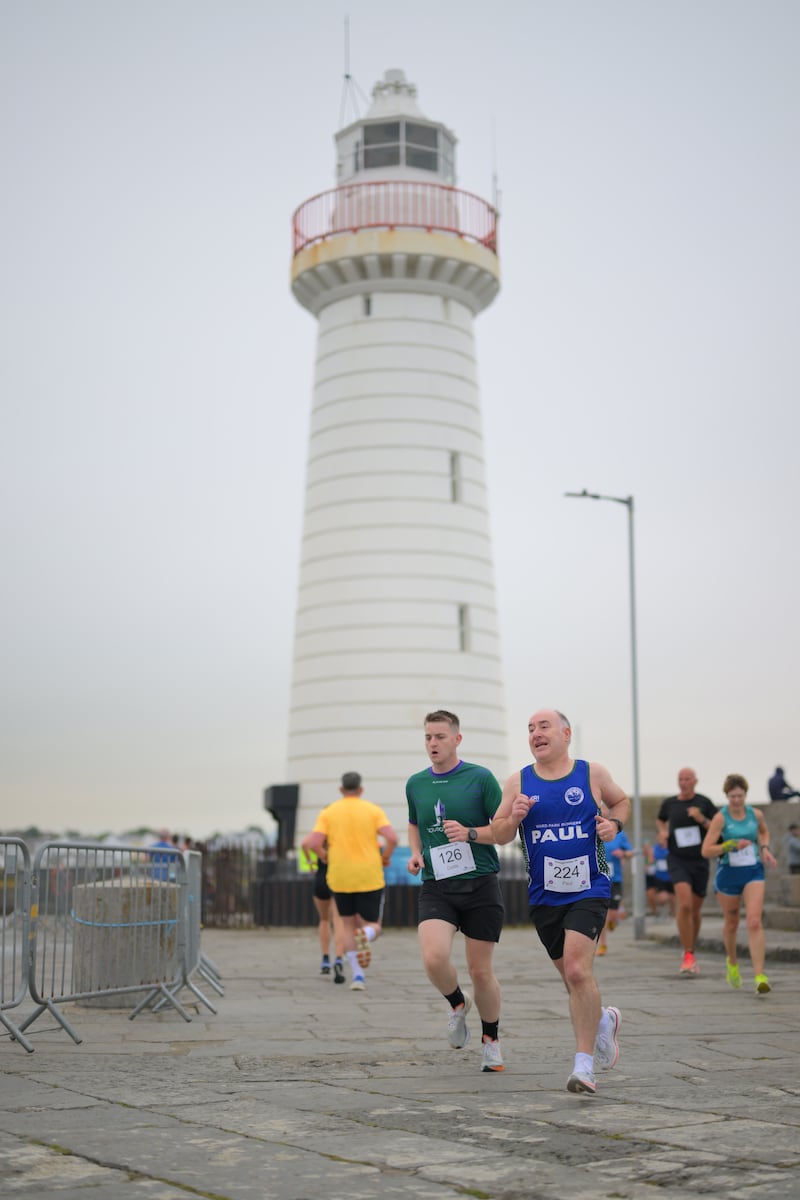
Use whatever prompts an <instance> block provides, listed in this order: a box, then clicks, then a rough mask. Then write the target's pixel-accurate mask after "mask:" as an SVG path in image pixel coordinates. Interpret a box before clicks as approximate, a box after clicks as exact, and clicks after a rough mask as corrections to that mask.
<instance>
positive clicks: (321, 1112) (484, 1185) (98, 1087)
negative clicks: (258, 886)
mask: <svg viewBox="0 0 800 1200" xmlns="http://www.w3.org/2000/svg"><path fill="white" fill-rule="evenodd" d="M651 924H652V925H657V926H658V928H657V929H656V930H654V931H653V930H650V929H649V930H648V936H647V937H646V938H645V939H642V940H640V941H637V940H635V939H634V937H633V929H632V922H630V921H628V922H622V923H621V924H620V926H619V927H618V928H617V929H616V930H615V931H614V932H613V934H612V935H611V936H610V937H609V954H608V955H607V956H606V957H605V958H603V959H598V960H597V977H598V980H599V982H600V986H601V990H602V992H603V996H604V1000H605V1002H606V1003H613V1004H616V1005H617V1006H618V1007H619V1008H620V1009H621V1010H622V1013H623V1021H622V1028H621V1032H620V1061H619V1063H618V1065H617V1067H616V1068H615V1069H614V1070H613V1071H608V1072H603V1073H601V1074H600V1075H599V1076H598V1093H597V1095H596V1096H594V1097H584V1096H573V1095H571V1094H569V1093H568V1092H567V1091H566V1088H565V1084H566V1079H567V1076H568V1074H569V1073H570V1070H571V1066H572V1056H573V1052H574V1046H573V1041H572V1034H571V1028H570V1025H569V1018H568V1011H567V997H566V993H565V992H564V989H563V986H562V984H561V982H560V980H559V979H558V977H557V976H556V973H555V972H554V970H553V968H552V965H551V964H550V962H549V960H548V959H547V956H546V955H545V954H544V951H543V950H542V948H541V946H540V945H539V943H538V940H537V939H536V937H535V935H534V934H533V932H532V930H530V929H528V928H519V929H517V928H514V929H506V930H505V931H504V933H503V938H502V941H501V943H500V946H499V947H498V951H497V955H496V966H497V974H498V977H499V979H500V983H501V987H502V991H503V1013H502V1018H501V1039H502V1045H503V1053H504V1057H505V1060H506V1064H507V1067H506V1070H505V1071H504V1072H503V1073H501V1074H487V1073H484V1072H482V1071H481V1069H480V1063H481V1050H480V1022H479V1020H478V1018H477V1014H476V1013H475V1010H473V1012H472V1014H471V1017H470V1027H471V1032H472V1040H471V1041H470V1043H469V1045H468V1046H466V1047H465V1048H464V1049H463V1050H460V1051H454V1050H452V1049H451V1048H450V1047H449V1046H448V1045H447V1042H446V1024H447V1008H446V1004H445V1002H444V1000H443V999H442V998H440V997H437V996H436V994H435V993H434V991H433V989H432V988H431V986H430V984H429V983H428V982H427V980H426V979H425V977H424V973H423V971H422V968H421V965H420V960H419V950H418V946H417V940H416V935H415V933H414V932H413V931H410V930H387V931H386V932H385V934H384V936H383V937H382V938H381V940H380V942H379V943H378V945H377V947H376V950H375V954H374V958H373V964H372V966H371V967H370V969H369V971H368V972H367V981H368V982H367V989H366V991H364V992H350V989H349V987H347V986H345V987H336V986H335V985H334V984H333V982H332V980H330V978H326V977H322V976H320V975H319V974H318V973H317V970H318V965H317V941H316V933H315V930H313V929H309V930H249V931H243V930H207V931H205V932H204V934H203V949H204V951H205V953H206V954H208V956H209V957H210V958H211V959H212V960H213V961H214V962H215V964H216V965H217V966H218V967H219V969H220V971H221V974H222V977H223V982H224V986H225V995H224V996H223V997H216V996H215V998H214V1003H215V1006H216V1007H217V1009H218V1012H217V1014H216V1015H214V1014H211V1013H209V1011H208V1010H207V1009H206V1008H205V1006H203V1005H202V1004H201V1003H200V1002H199V1001H196V1000H195V999H194V998H192V997H191V996H190V994H189V993H184V996H185V1001H184V1002H185V1004H186V1007H187V1009H188V1011H189V1013H190V1015H191V1017H192V1020H191V1022H189V1023H187V1022H185V1021H183V1020H182V1019H181V1017H180V1016H179V1015H178V1014H177V1013H175V1012H174V1011H170V1010H168V1009H165V1010H163V1011H161V1012H159V1013H156V1014H153V1013H142V1014H141V1015H140V1016H138V1017H137V1018H136V1019H135V1020H133V1021H131V1020H129V1019H128V1011H127V1010H125V1009H120V1010H107V1009H90V1008H86V1007H78V1006H76V1005H68V1006H65V1015H66V1016H67V1018H68V1020H69V1021H70V1023H71V1024H72V1025H73V1026H74V1027H75V1028H76V1030H77V1031H78V1033H79V1034H80V1036H81V1038H82V1039H83V1040H82V1042H81V1044H80V1045H75V1044H74V1043H73V1042H72V1040H71V1039H70V1038H69V1036H68V1035H67V1034H66V1033H65V1032H64V1031H63V1030H61V1029H60V1028H59V1027H57V1026H55V1025H54V1024H49V1023H47V1022H46V1021H45V1019H44V1018H43V1019H42V1020H41V1022H40V1023H39V1022H37V1023H36V1024H34V1025H33V1026H32V1027H31V1029H30V1031H28V1032H29V1036H30V1038H31V1041H32V1042H33V1045H34V1052H33V1053H32V1054H27V1053H26V1052H25V1051H24V1050H23V1049H22V1047H20V1046H19V1045H18V1044H17V1043H15V1042H14V1041H13V1040H11V1039H10V1038H9V1037H6V1038H0V1087H1V1088H2V1105H0V1193H2V1194H3V1195H6V1194H7V1195H9V1196H16V1195H19V1196H20V1197H37V1200H38V1198H39V1197H44V1196H49V1195H52V1196H53V1197H54V1200H72V1197H73V1196H74V1197H77V1196H78V1195H80V1196H81V1198H82V1200H86V1198H87V1197H90V1198H91V1200H105V1197H106V1196H108V1197H109V1200H110V1198H111V1196H112V1194H113V1197H114V1200H139V1198H141V1200H176V1198H177V1197H179V1196H180V1197H183V1198H184V1200H185V1198H186V1196H187V1195H188V1196H200V1197H209V1198H212V1200H255V1197H258V1200H318V1198H319V1197H321V1196H325V1197H332V1198H333V1200H378V1198H379V1197H380V1200H395V1198H397V1200H400V1198H403V1200H409V1198H411V1200H414V1198H416V1197H420V1198H425V1200H456V1198H457V1197H460V1198H463V1197H464V1196H466V1195H468V1196H472V1197H478V1198H481V1197H483V1198H485V1200H522V1198H523V1197H525V1200H531V1198H533V1200H538V1198H541V1200H552V1197H553V1196H556V1195H574V1196H579V1197H581V1200H605V1198H608V1200H612V1198H613V1200H652V1197H653V1195H654V1194H657V1195H658V1196H659V1197H661V1200H679V1198H681V1200H682V1198H684V1197H685V1196H686V1195H687V1194H688V1193H696V1194H699V1195H702V1196H710V1197H719V1198H720V1200H721V1198H723V1197H724V1198H725V1200H784V1198H788V1197H789V1196H792V1197H793V1198H794V1197H795V1196H796V1195H797V1193H798V1191H800V1136H799V1134H800V1039H799V1038H798V1036H797V1028H798V1013H800V932H785V931H774V930H771V929H770V930H768V931H767V942H768V947H769V948H770V956H769V958H768V966H767V970H768V973H769V976H770V980H771V982H772V983H773V991H772V992H771V993H770V994H769V995H767V996H763V997H756V996H755V994H752V993H751V992H750V990H749V989H748V988H747V974H746V970H745V968H747V967H748V966H749V964H748V963H747V962H746V961H745V962H743V972H742V973H743V976H744V977H745V980H746V985H745V987H743V988H742V989H741V991H739V992H734V991H733V990H732V989H730V988H729V987H727V985H726V984H725V979H724V957H723V956H722V954H721V921H719V920H717V921H716V922H715V921H714V919H713V918H712V919H708V920H704V937H703V942H702V946H703V947H704V948H703V949H702V950H701V953H700V974H699V976H698V977H697V978H696V979H690V980H687V979H685V978H681V977H680V975H679V974H678V965H679V960H680V950H679V947H678V946H677V939H676V938H675V934H674V926H673V927H671V928H670V923H667V922H664V921H661V922H658V923H656V922H653V923H650V922H648V925H651ZM456 946H457V949H456V959H457V962H458V963H459V968H460V971H461V973H462V982H463V983H465V984H466V983H467V975H466V971H465V968H464V957H463V945H462V944H461V941H460V939H457V942H456ZM24 1011H25V1009H24V1006H22V1007H21V1009H20V1010H13V1011H12V1012H11V1013H10V1014H9V1015H11V1016H12V1017H13V1018H14V1019H15V1023H16V1016H17V1015H19V1013H20V1012H22V1013H23V1014H24ZM22 1019H23V1018H22V1017H20V1020H22ZM654 1189H655V1191H654Z"/></svg>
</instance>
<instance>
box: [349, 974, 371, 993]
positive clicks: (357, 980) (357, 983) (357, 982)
mask: <svg viewBox="0 0 800 1200" xmlns="http://www.w3.org/2000/svg"><path fill="white" fill-rule="evenodd" d="M366 986H367V981H366V979H365V978H364V976H363V975H354V976H353V982H352V983H351V984H350V991H351V992H363V991H364V988H365V987H366Z"/></svg>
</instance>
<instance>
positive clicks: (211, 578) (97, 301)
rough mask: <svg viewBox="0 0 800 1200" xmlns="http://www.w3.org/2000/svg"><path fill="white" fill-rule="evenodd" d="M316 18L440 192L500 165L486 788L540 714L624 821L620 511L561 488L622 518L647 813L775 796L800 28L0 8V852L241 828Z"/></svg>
mask: <svg viewBox="0 0 800 1200" xmlns="http://www.w3.org/2000/svg"><path fill="white" fill-rule="evenodd" d="M348 15H349V21H350V69H351V73H352V75H353V77H354V79H355V80H356V81H357V83H358V85H359V87H360V89H361V90H362V91H363V92H364V93H366V94H367V95H369V93H370V92H371V89H372V85H373V83H374V82H375V81H376V80H378V79H379V78H381V77H382V76H383V73H384V71H385V70H386V69H387V68H388V67H399V68H402V69H403V70H405V72H406V74H407V76H408V78H409V79H410V80H412V81H413V82H414V83H416V85H417V87H418V89H419V104H420V107H421V109H422V111H423V112H424V113H425V114H426V115H427V116H428V117H430V118H431V119H434V120H440V121H442V122H444V123H445V124H446V125H448V126H449V127H450V128H451V129H452V130H454V131H455V133H456V135H457V137H458V139H459V144H458V163H457V171H458V184H459V186H461V187H463V188H465V189H467V190H470V191H475V192H477V193H479V194H481V195H483V196H485V197H487V198H491V195H492V175H493V167H494V164H495V162H496V168H497V174H498V178H499V186H500V191H501V208H502V218H501V227H500V255H501V265H502V272H503V284H502V290H501V292H500V295H499V297H498V298H497V300H496V301H495V302H494V304H493V305H492V307H491V308H490V309H489V310H488V311H487V312H485V313H484V314H483V315H482V316H480V317H479V318H478V319H477V321H476V326H475V329H476V336H477V349H478V359H479V367H480V378H481V387H482V399H483V412H484V424H485V448H486V458H487V469H488V482H489V494H490V504H491V513H492V528H493V536H494V557H495V565H496V582H497V589H498V605H499V614H500V628H501V635H502V642H503V655H504V673H505V679H506V683H507V705H508V722H509V746H510V754H511V758H510V761H509V764H508V768H509V771H511V770H512V769H514V768H515V767H518V766H520V765H522V763H524V762H525V761H527V760H528V758H529V754H528V748H527V736H526V725H527V718H528V716H529V715H530V713H531V712H532V711H533V710H534V709H535V708H538V707H541V706H543V705H556V706H558V707H560V708H562V709H563V710H564V711H565V712H566V713H567V714H568V715H569V716H570V717H571V719H572V721H573V723H574V725H575V727H576V733H577V748H578V751H579V752H580V753H581V754H582V755H584V756H586V757H589V758H592V759H596V760H598V761H600V762H604V763H605V764H606V765H607V766H608V767H609V768H610V769H611V772H612V774H613V775H614V776H615V778H616V779H617V780H618V781H619V782H620V783H621V784H622V786H624V787H626V788H631V787H632V785H633V769H632V738H631V728H632V719H631V701H630V645H629V630H630V625H629V607H628V576H627V572H628V550H627V526H626V510H625V509H624V508H623V507H622V506H621V505H615V504H610V503H592V502H589V501H586V500H567V499H564V498H563V493H564V492H565V491H572V490H578V491H579V490H580V489H582V488H584V487H587V488H588V489H589V490H590V491H598V492H602V493H607V494H610V495H617V496H623V497H624V496H627V495H629V494H633V495H634V496H635V501H636V569H637V570H636V582H637V616H638V633H639V684H640V706H639V707H640V713H639V715H640V755H641V787H642V792H643V793H644V794H650V793H664V792H667V791H672V790H674V784H675V776H676V774H677V771H678V769H679V767H681V766H683V765H689V766H693V767H694V768H695V770H696V771H697V773H698V776H699V779H700V783H699V789H700V790H701V791H704V792H706V794H708V795H710V796H711V797H712V798H714V799H718V798H719V796H720V785H721V783H722V780H723V778H724V776H725V774H726V773H727V772H729V771H740V772H743V773H744V774H745V775H746V776H748V777H749V778H750V780H751V784H752V790H751V799H752V800H758V801H760V800H762V798H763V796H764V794H765V781H766V778H767V776H768V775H769V774H770V773H771V772H772V770H773V768H774V766H775V765H776V763H780V764H782V765H783V766H784V767H785V768H786V773H787V776H788V778H789V779H790V780H793V781H794V782H795V785H797V781H798V780H800V731H799V727H798V689H799V688H800V681H799V680H798V658H799V657H800V656H799V655H798V641H799V640H800V636H799V635H798V624H799V623H798V607H799V606H800V575H799V573H798V561H797V560H798V551H797V543H798V534H797V519H796V515H797V511H798V496H799V495H800V473H799V470H798V457H799V455H798V445H799V444H800V437H798V434H799V433H800V430H799V429H798V425H799V424H800V422H799V421H798V405H797V393H798V381H799V380H798V376H799V374H800V372H799V371H798V347H799V346H800V339H799V338H798V333H797V288H798V278H800V261H799V258H800V255H799V254H798V212H800V156H798V146H799V145H800V103H799V101H800V5H798V4H797V3H795V2H794V0H752V2H749V3H743V2H737V0H669V2H667V0H663V2H662V3H654V2H651V0H617V2H611V0H585V2H581V0H575V2H572V3H570V2H569V0H559V2H556V0H551V2H549V3H537V2H535V0H530V2H528V3H523V2H521V0H520V2H518V3H511V2H509V0H496V2H495V3H494V4H493V5H491V6H490V7H487V6H486V4H485V3H476V2H473V0H437V2H436V3H431V2H430V0H425V2H424V3H423V2H422V0H405V2H404V3H403V4H402V5H398V4H389V3H385V2H383V0H371V2H370V3H366V2H362V0H352V2H349V3H346V4H343V5H342V6H341V8H340V7H339V6H337V5H336V4H332V3H331V2H330V0H296V2H295V3H293V4H291V5H275V4H272V3H270V2H267V0H261V2H257V0H135V2H134V0H128V2H125V3H123V2H121V0H94V2H90V0H53V2H48V0H4V2H3V3H2V5H0V88H1V89H2V92H1V94H0V152H1V153H2V159H1V161H2V169H3V177H4V182H3V186H2V189H0V231H1V234H0V236H2V244H1V245H0V260H1V261H2V270H0V372H1V373H2V414H3V419H2V435H1V436H0V472H1V474H0V486H1V487H2V495H1V496H0V538H1V539H2V542H1V545H0V549H1V550H2V579H3V583H2V622H1V623H0V652H1V653H2V662H1V663H0V704H1V706H2V714H1V716H2V719H1V720H0V786H1V787H2V816H1V817H0V828H2V829H3V830H8V829H9V828H10V827H13V826H20V825H27V824H29V823H36V824H39V825H40V826H44V827H51V828H54V829H58V830H60V829H66V828H71V829H77V830H81V831H83V832H86V833H96V832H102V831H105V830H115V831H123V830H126V829H131V828H133V827H136V826H138V825H140V824H153V825H166V826H169V827H171V828H174V829H177V830H179V831H181V832H187V833H190V834H192V835H194V836H204V835H207V834H208V833H210V832H212V831H214V830H217V829H234V828H237V827H244V826H246V825H248V824H250V823H255V824H268V823H269V819H268V818H266V816H265V813H264V811H263V803H262V790H263V788H264V787H265V786H266V785H268V784H271V783H279V782H284V781H285V779H286V776H285V772H286V737H287V707H288V703H289V684H290V665H291V649H292V636H293V623H294V607H295V591H296V585H297V575H298V565H299V541H300V533H301V524H302V507H303V489H304V474H305V457H306V440H307V433H308V423H309V414H310V401H311V387H312V367H313V359H314V353H315V338H316V325H315V321H314V319H313V318H312V317H311V316H310V315H309V314H308V313H307V312H306V311H305V310H303V309H301V308H300V307H299V306H298V305H297V304H296V303H295V301H294V300H293V298H292V296H291V293H290V290H289V265H290V253H291V246H290V221H291V214H292V212H293V210H294V208H295V207H296V206H297V205H298V204H299V203H301V202H302V201H303V200H304V199H306V198H307V197H309V196H311V195H313V194H315V193H316V192H319V191H323V190H325V189H326V188H329V187H333V186H334V183H335V179H334V163H335V158H334V147H333V140H332V139H333V134H334V132H335V130H336V128H337V127H338V126H339V124H340V116H341V112H342V98H343V73H344V61H345V60H344V23H345V17H346V16H348ZM365 107H366V105H365V104H364V103H363V102H362V106H361V111H362V112H363V111H364V109H365ZM352 115H353V114H352V109H348V111H347V113H346V120H345V122H344V123H347V122H348V121H349V120H350V119H352ZM464 733H465V738H464V744H463V751H464V756H465V757H466V758H469V730H468V729H466V730H464ZM424 762H425V758H424V753H423V746H422V736H421V734H420V765H423V764H424ZM353 765H354V767H356V768H357V767H358V764H357V763H355V764H353ZM331 782H332V795H333V794H335V793H334V789H335V784H336V782H337V781H334V780H332V781H331ZM367 783H368V781H367Z"/></svg>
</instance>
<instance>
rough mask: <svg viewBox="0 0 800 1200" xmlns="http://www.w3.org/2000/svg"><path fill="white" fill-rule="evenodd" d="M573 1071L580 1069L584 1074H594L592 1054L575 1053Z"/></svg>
mask: <svg viewBox="0 0 800 1200" xmlns="http://www.w3.org/2000/svg"><path fill="white" fill-rule="evenodd" d="M573 1070H574V1071H581V1072H582V1073H584V1074H589V1075H593V1074H594V1055H592V1054H576V1055H575V1066H574V1067H573Z"/></svg>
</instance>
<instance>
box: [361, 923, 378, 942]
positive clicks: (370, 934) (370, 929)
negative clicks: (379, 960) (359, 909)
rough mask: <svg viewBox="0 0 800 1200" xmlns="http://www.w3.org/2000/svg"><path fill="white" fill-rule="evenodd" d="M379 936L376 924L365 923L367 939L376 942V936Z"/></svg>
mask: <svg viewBox="0 0 800 1200" xmlns="http://www.w3.org/2000/svg"><path fill="white" fill-rule="evenodd" d="M377 936H378V931H377V930H376V928H375V926H374V925H365V926H364V937H365V938H366V939H367V941H368V942H374V941H375V938H376V937H377Z"/></svg>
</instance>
